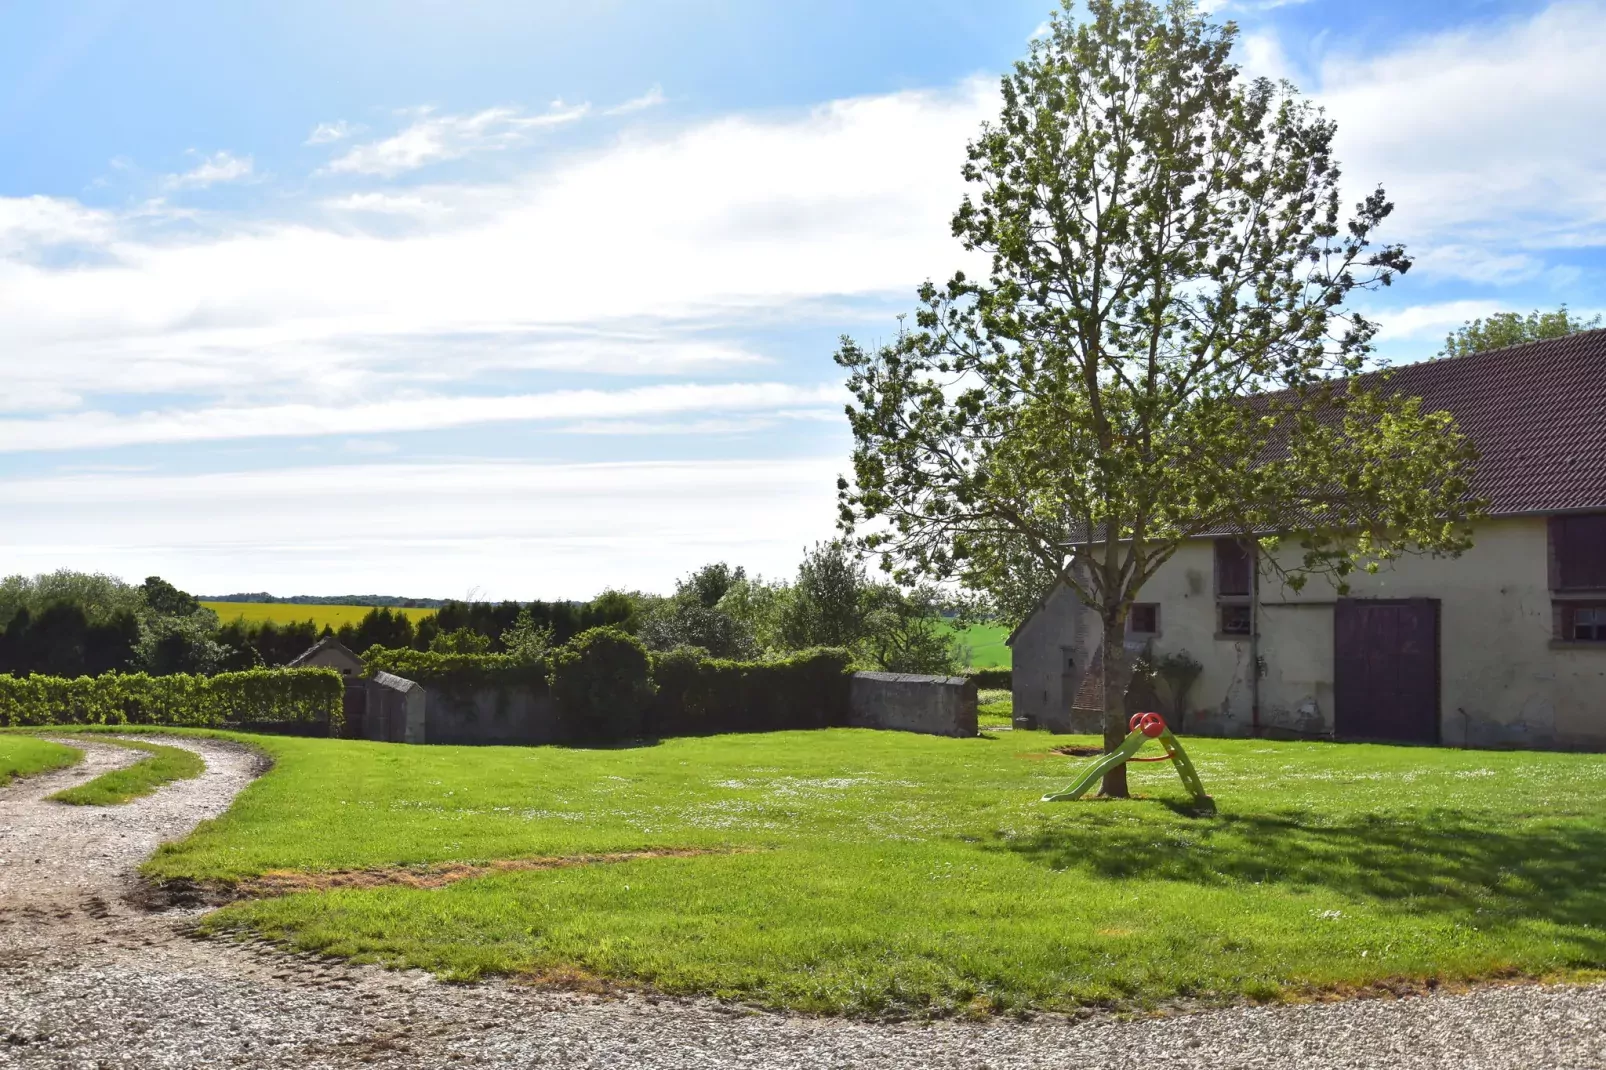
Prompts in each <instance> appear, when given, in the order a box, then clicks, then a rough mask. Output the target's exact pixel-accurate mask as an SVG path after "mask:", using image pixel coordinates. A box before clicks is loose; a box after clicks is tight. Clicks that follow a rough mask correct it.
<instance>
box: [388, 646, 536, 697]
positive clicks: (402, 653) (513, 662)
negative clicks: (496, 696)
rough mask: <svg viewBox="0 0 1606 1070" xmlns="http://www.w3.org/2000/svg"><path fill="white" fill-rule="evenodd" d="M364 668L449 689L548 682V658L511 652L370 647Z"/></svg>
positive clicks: (530, 684) (465, 689)
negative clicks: (523, 658) (525, 658)
mask: <svg viewBox="0 0 1606 1070" xmlns="http://www.w3.org/2000/svg"><path fill="white" fill-rule="evenodd" d="M362 661H363V670H364V671H365V672H366V673H367V674H368V675H369V676H372V675H373V674H374V673H376V672H388V673H392V674H393V675H396V676H402V677H406V678H407V679H409V680H414V681H416V682H418V683H420V684H423V685H424V686H425V687H426V688H431V687H433V688H439V689H441V690H445V691H452V692H458V691H477V690H479V689H480V688H482V687H521V686H522V687H534V688H537V689H544V688H545V687H546V686H547V665H546V662H544V661H521V660H520V659H518V658H516V657H514V656H513V655H511V654H437V653H436V652H435V651H433V650H409V649H407V648H406V647H400V648H397V647H383V646H376V647H369V649H368V653H366V654H364V655H363V659H362Z"/></svg>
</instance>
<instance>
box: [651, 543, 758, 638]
mask: <svg viewBox="0 0 1606 1070" xmlns="http://www.w3.org/2000/svg"><path fill="white" fill-rule="evenodd" d="M738 585H740V586H742V587H743V588H745V587H746V585H747V573H746V570H744V569H742V568H741V567H740V566H738V567H736V568H731V566H730V565H728V564H726V563H725V562H723V561H721V562H718V563H717V564H712V565H705V566H703V567H702V568H700V569H698V570H697V571H695V572H693V573H692V574H691V575H689V576H687V577H686V578H685V579H683V580H678V581H676V583H675V594H674V596H673V597H671V598H666V599H663V600H662V601H660V602H658V603H657V604H655V605H653V606H652V607H651V608H650V609H649V610H648V611H647V612H646V613H644V614H643V618H642V624H641V640H642V642H643V643H645V644H646V646H647V647H648V649H651V650H673V649H674V648H676V647H682V646H694V647H700V648H701V649H703V650H705V651H707V652H708V653H710V654H712V655H714V656H715V657H721V658H751V657H755V656H757V654H758V652H759V647H758V643H757V641H756V640H755V639H754V636H753V631H752V629H751V627H750V626H749V624H748V621H747V620H746V619H745V618H744V617H742V616H739V615H737V614H736V613H733V612H731V611H730V609H728V608H726V607H725V606H724V605H723V602H724V599H725V598H726V596H727V595H729V594H731V593H733V592H734V591H735V589H736V588H737V587H738Z"/></svg>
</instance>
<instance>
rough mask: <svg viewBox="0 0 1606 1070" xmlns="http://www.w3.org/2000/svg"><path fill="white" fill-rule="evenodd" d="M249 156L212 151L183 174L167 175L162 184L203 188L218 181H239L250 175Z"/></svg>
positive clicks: (171, 186)
mask: <svg viewBox="0 0 1606 1070" xmlns="http://www.w3.org/2000/svg"><path fill="white" fill-rule="evenodd" d="M252 170H253V165H252V161H251V157H249V156H236V155H234V154H233V153H230V152H214V153H213V154H212V155H210V156H208V157H206V158H205V159H204V160H202V161H201V162H200V163H199V164H197V165H196V166H195V167H194V168H192V169H190V170H188V171H185V172H184V173H183V174H178V175H168V176H167V177H166V178H164V179H163V180H162V184H163V185H164V186H166V187H167V188H168V189H205V188H206V187H208V186H215V185H217V184H218V183H219V182H239V181H240V180H241V179H246V178H250V177H251V172H252Z"/></svg>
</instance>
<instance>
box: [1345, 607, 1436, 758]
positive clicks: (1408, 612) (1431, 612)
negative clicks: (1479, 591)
mask: <svg viewBox="0 0 1606 1070" xmlns="http://www.w3.org/2000/svg"><path fill="white" fill-rule="evenodd" d="M1333 699H1334V706H1335V710H1334V718H1333V722H1334V727H1335V730H1336V731H1337V734H1338V735H1339V736H1341V737H1343V738H1345V739H1387V740H1399V741H1401V742H1407V743H1437V742H1438V741H1439V603H1438V601H1437V600H1435V599H1429V598H1413V599H1409V600H1405V601H1385V600H1381V599H1377V600H1374V599H1364V598H1340V599H1339V600H1338V605H1337V606H1336V607H1335V608H1334V610H1333Z"/></svg>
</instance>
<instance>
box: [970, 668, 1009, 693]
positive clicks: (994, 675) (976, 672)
mask: <svg viewBox="0 0 1606 1070" xmlns="http://www.w3.org/2000/svg"><path fill="white" fill-rule="evenodd" d="M965 675H966V676H968V677H970V678H971V679H972V680H974V681H976V688H977V689H978V690H982V691H991V690H1000V691H1008V690H1009V689H1010V688H1011V687H1013V686H1014V679H1015V674H1014V673H1013V672H1012V671H1010V670H1009V669H971V670H970V671H968V672H967V673H965Z"/></svg>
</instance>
